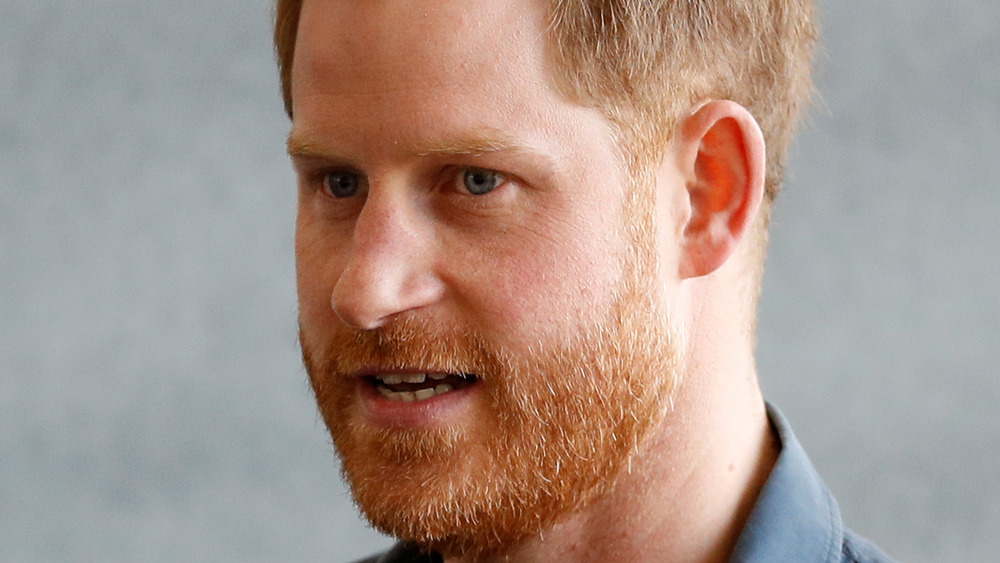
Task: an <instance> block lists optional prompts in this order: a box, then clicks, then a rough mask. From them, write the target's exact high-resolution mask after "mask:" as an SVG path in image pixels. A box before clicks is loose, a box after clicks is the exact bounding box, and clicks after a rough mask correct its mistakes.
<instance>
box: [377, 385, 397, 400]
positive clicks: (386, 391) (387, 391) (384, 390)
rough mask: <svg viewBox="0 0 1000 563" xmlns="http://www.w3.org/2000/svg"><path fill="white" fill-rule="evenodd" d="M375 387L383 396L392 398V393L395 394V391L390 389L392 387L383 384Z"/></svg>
mask: <svg viewBox="0 0 1000 563" xmlns="http://www.w3.org/2000/svg"><path fill="white" fill-rule="evenodd" d="M375 389H378V392H379V393H380V394H381V395H382V396H383V397H388V398H390V399H391V398H392V395H393V392H392V391H391V390H390V389H389V388H388V387H383V386H381V385H379V386H378V387H376V388H375Z"/></svg>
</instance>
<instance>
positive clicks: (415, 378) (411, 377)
mask: <svg viewBox="0 0 1000 563" xmlns="http://www.w3.org/2000/svg"><path fill="white" fill-rule="evenodd" d="M402 377H403V381H405V382H406V383H423V382H424V379H425V378H426V377H427V374H425V373H409V374H406V375H403V376H402Z"/></svg>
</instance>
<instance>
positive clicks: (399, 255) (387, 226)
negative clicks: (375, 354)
mask: <svg viewBox="0 0 1000 563" xmlns="http://www.w3.org/2000/svg"><path fill="white" fill-rule="evenodd" d="M433 238H434V237H433V223H432V222H431V221H426V220H423V218H422V217H421V216H420V213H419V212H418V211H417V209H416V207H415V206H414V205H412V204H408V203H407V202H406V201H405V195H399V194H390V193H387V192H382V193H375V190H372V191H371V192H370V193H369V195H368V197H367V199H366V201H365V203H364V207H363V208H362V210H361V213H360V214H359V215H358V217H357V221H356V222H355V224H354V231H353V236H352V239H351V247H350V249H349V256H348V260H347V263H346V265H345V267H344V269H343V270H342V271H341V274H340V277H339V278H338V279H337V283H336V285H334V288H333V294H332V296H331V305H332V306H333V310H334V311H335V312H336V313H337V316H339V317H340V319H341V320H342V321H344V322H345V323H347V324H348V325H350V326H352V327H355V328H359V329H364V330H371V329H374V328H378V327H380V326H382V325H383V324H385V322H386V321H388V320H389V319H391V318H392V317H393V316H395V315H398V314H399V313H403V312H406V311H410V310H415V309H419V308H421V307H425V306H427V305H430V304H432V303H434V302H436V301H437V300H438V299H440V297H441V295H442V294H443V292H444V285H443V282H442V281H441V279H440V278H439V277H438V276H437V274H436V272H435V269H434V255H433V251H434V244H433Z"/></svg>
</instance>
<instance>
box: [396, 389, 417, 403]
mask: <svg viewBox="0 0 1000 563" xmlns="http://www.w3.org/2000/svg"><path fill="white" fill-rule="evenodd" d="M396 400H398V401H403V402H404V403H410V402H413V401H416V400H417V397H416V395H414V394H413V391H400V392H399V393H396Z"/></svg>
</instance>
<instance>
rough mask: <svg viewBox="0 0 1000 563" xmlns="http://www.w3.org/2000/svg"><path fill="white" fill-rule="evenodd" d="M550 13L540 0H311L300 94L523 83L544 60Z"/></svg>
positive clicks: (299, 66)
mask: <svg viewBox="0 0 1000 563" xmlns="http://www.w3.org/2000/svg"><path fill="white" fill-rule="evenodd" d="M545 17H546V16H545V10H544V4H543V3H542V2H541V1H540V0H424V1H416V0H305V1H304V3H303V7H302V12H301V17H300V23H299V32H298V36H297V43H296V50H295V58H294V63H293V82H292V84H293V86H292V87H293V93H295V92H297V91H302V90H306V91H307V92H308V93H316V92H318V91H323V92H327V93H330V94H340V95H366V96H371V95H380V94H391V93H393V92H394V91H396V90H408V91H413V90H417V91H423V90H434V91H438V92H440V91H441V90H447V89H449V88H455V87H462V88H465V87H469V86H470V85H471V84H474V81H475V80H483V79H487V78H492V79H494V80H496V79H499V78H503V79H506V80H512V81H515V83H512V84H509V85H507V86H510V87H513V86H517V84H516V81H518V77H519V76H523V75H527V74H530V73H531V72H532V71H533V70H536V69H537V68H538V67H539V66H540V65H544V56H543V51H544V49H542V48H541V47H542V46H543V45H544V40H543V37H542V36H543V33H544V28H545ZM515 69H520V72H519V73H513V72H511V71H512V70H515ZM483 86H485V84H484V85H483ZM494 86H496V87H504V86H505V85H494ZM293 100H294V97H293Z"/></svg>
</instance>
